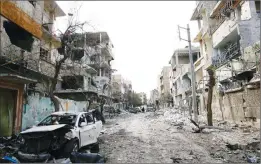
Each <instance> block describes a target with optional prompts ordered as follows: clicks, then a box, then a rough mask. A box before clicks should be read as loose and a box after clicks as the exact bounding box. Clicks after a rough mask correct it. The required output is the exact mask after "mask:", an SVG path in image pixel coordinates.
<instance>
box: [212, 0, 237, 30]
mask: <svg viewBox="0 0 261 164" xmlns="http://www.w3.org/2000/svg"><path fill="white" fill-rule="evenodd" d="M221 5H222V7H220V9H219V10H218V11H217V13H216V15H215V16H214V19H215V20H216V22H215V24H214V25H213V26H211V27H210V32H211V34H213V33H214V32H215V31H216V30H217V29H218V28H219V27H220V26H221V24H222V23H223V22H224V21H225V20H226V18H230V14H231V13H232V12H233V11H234V10H235V8H236V6H237V5H238V0H237V1H233V0H227V1H224V2H221V3H220V6H221Z"/></svg>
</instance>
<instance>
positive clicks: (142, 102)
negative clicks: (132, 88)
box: [139, 92, 147, 105]
mask: <svg viewBox="0 0 261 164" xmlns="http://www.w3.org/2000/svg"><path fill="white" fill-rule="evenodd" d="M139 96H140V98H141V104H142V105H147V95H146V93H144V92H141V93H139Z"/></svg>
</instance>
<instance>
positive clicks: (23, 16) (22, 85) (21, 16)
mask: <svg viewBox="0 0 261 164" xmlns="http://www.w3.org/2000/svg"><path fill="white" fill-rule="evenodd" d="M0 8H1V10H0V14H1V15H0V28H1V30H0V31H1V33H0V50H1V53H0V76H1V78H0V108H1V110H0V116H1V118H0V134H1V136H10V135H11V134H12V133H17V132H19V131H20V130H21V128H22V119H23V117H22V111H23V116H24V115H26V112H27V111H26V109H23V107H26V104H27V100H28V99H29V98H30V95H29V91H30V89H31V87H30V85H27V84H30V83H39V82H44V81H48V79H50V78H52V77H53V74H54V71H53V70H54V62H55V61H54V60H55V59H54V58H53V55H54V54H53V53H54V51H52V49H54V48H57V47H59V45H60V40H59V39H58V38H57V37H56V36H55V35H54V34H53V21H54V19H55V17H59V16H65V13H64V12H63V11H62V10H61V8H60V7H59V6H58V5H57V4H56V2H55V1H52V0H50V1H9V0H6V1H1V2H0ZM34 91H35V90H34ZM43 93H44V90H43ZM25 95H26V96H25ZM35 110H36V109H35ZM46 111H47V107H46ZM37 117H40V116H37ZM23 120H24V119H23Z"/></svg>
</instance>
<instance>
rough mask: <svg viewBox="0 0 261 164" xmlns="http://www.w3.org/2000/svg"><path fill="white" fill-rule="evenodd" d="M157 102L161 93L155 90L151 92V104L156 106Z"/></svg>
mask: <svg viewBox="0 0 261 164" xmlns="http://www.w3.org/2000/svg"><path fill="white" fill-rule="evenodd" d="M156 100H159V91H158V90H157V89H153V90H151V91H150V98H149V104H150V105H153V104H156Z"/></svg>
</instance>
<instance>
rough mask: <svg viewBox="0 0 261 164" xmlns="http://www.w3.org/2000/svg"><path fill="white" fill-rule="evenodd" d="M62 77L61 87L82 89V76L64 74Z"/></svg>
mask: <svg viewBox="0 0 261 164" xmlns="http://www.w3.org/2000/svg"><path fill="white" fill-rule="evenodd" d="M62 79H63V82H62V89H75V90H78V89H84V87H83V76H64V77H62Z"/></svg>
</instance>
